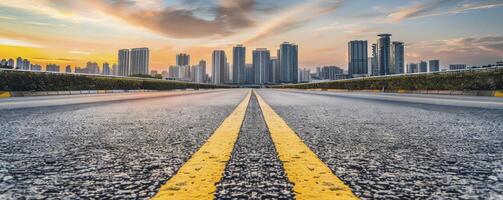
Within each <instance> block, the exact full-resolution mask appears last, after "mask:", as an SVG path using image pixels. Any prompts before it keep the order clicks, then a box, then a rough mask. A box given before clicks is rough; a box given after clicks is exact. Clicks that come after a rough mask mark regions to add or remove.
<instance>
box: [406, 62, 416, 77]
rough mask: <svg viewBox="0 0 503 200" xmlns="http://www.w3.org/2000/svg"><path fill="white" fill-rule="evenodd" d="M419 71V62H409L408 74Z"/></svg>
mask: <svg viewBox="0 0 503 200" xmlns="http://www.w3.org/2000/svg"><path fill="white" fill-rule="evenodd" d="M417 72H418V67H417V63H409V64H408V65H407V74H412V73H417Z"/></svg>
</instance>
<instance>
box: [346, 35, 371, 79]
mask: <svg viewBox="0 0 503 200" xmlns="http://www.w3.org/2000/svg"><path fill="white" fill-rule="evenodd" d="M367 49H368V45H367V41H366V40H354V41H350V42H349V43H348V61H349V64H348V72H349V74H350V75H367V74H368V52H367V51H368V50H367Z"/></svg>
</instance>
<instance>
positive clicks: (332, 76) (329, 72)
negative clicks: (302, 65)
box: [320, 66, 344, 80]
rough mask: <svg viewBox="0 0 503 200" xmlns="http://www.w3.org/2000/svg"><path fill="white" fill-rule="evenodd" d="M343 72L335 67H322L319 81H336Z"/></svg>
mask: <svg viewBox="0 0 503 200" xmlns="http://www.w3.org/2000/svg"><path fill="white" fill-rule="evenodd" d="M343 72H344V70H342V69H341V68H340V67H337V66H324V67H322V68H321V75H320V78H321V79H328V80H337V76H338V75H340V74H342V73H343Z"/></svg>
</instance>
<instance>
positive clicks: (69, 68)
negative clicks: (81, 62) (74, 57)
mask: <svg viewBox="0 0 503 200" xmlns="http://www.w3.org/2000/svg"><path fill="white" fill-rule="evenodd" d="M65 73H72V66H70V65H67V66H66V67H65Z"/></svg>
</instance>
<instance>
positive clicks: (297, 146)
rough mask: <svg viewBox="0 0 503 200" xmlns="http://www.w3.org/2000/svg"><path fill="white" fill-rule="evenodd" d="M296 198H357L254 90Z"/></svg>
mask: <svg viewBox="0 0 503 200" xmlns="http://www.w3.org/2000/svg"><path fill="white" fill-rule="evenodd" d="M254 93H255V95H256V96H257V99H258V101H259V104H260V108H261V109H262V113H263V115H264V119H265V121H266V124H267V127H268V129H269V132H270V133H271V137H272V140H273V142H274V145H275V147H276V151H277V152H278V157H279V159H280V160H281V161H282V163H283V167H284V168H285V172H286V175H287V177H288V180H290V182H292V183H293V184H294V187H293V190H294V192H295V197H296V199H301V200H302V199H317V200H319V199H358V198H357V197H356V196H355V195H354V194H353V192H352V191H351V189H350V188H349V187H348V186H347V185H345V184H344V183H343V182H342V181H341V180H340V179H339V178H338V177H337V176H335V175H334V174H333V173H332V171H331V170H330V168H328V167H327V166H326V165H325V164H324V163H323V161H321V160H320V159H319V158H318V156H316V154H315V153H313V152H312V151H311V150H310V149H309V147H307V146H306V145H305V144H304V142H302V140H301V139H300V138H299V136H297V134H296V133H295V132H294V131H293V130H292V129H291V128H290V127H288V125H287V124H286V122H285V121H284V120H283V119H282V118H281V117H280V116H279V115H278V114H277V113H276V112H274V110H273V109H272V108H271V107H270V106H269V105H267V103H266V102H265V101H264V100H263V99H262V98H261V97H260V96H259V95H258V94H257V93H256V92H255V91H254Z"/></svg>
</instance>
